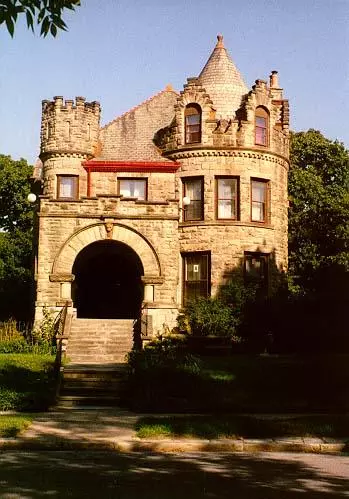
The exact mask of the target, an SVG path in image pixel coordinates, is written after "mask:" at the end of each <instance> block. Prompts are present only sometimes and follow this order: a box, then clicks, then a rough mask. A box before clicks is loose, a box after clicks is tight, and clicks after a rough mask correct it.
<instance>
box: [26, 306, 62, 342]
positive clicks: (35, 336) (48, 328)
mask: <svg viewBox="0 0 349 499" xmlns="http://www.w3.org/2000/svg"><path fill="white" fill-rule="evenodd" d="M42 313H43V318H42V320H41V323H40V325H39V326H38V327H37V328H36V329H33V331H32V333H31V341H32V343H33V344H38V345H53V344H54V343H55V339H56V338H55V318H54V317H53V313H52V312H51V311H50V310H49V309H48V308H47V307H44V308H43V312H42Z"/></svg>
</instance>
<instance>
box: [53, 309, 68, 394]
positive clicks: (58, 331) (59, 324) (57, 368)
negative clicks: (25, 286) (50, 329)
mask: <svg viewBox="0 0 349 499" xmlns="http://www.w3.org/2000/svg"><path fill="white" fill-rule="evenodd" d="M68 304H69V302H65V304H64V307H63V308H62V310H61V311H60V312H59V314H58V315H57V317H56V321H55V324H54V328H55V337H56V347H57V351H56V358H55V365H54V373H55V380H56V393H55V399H56V401H57V399H58V395H59V392H60V388H61V382H62V357H63V340H64V339H65V336H64V332H65V329H66V323H67V314H68Z"/></svg>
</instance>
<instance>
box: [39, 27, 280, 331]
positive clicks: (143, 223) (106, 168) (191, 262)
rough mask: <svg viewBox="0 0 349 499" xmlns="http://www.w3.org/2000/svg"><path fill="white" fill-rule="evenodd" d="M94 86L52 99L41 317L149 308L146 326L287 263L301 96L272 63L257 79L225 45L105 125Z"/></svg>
mask: <svg viewBox="0 0 349 499" xmlns="http://www.w3.org/2000/svg"><path fill="white" fill-rule="evenodd" d="M100 115H101V107H100V104H99V103H98V102H96V101H93V102H86V101H85V99H84V98H83V97H76V100H75V101H73V100H63V98H62V97H54V99H53V101H48V100H44V101H43V102H42V122H41V152H40V159H41V161H42V176H41V186H42V188H41V195H40V197H39V204H38V244H37V255H36V269H35V274H36V303H35V306H36V319H39V318H40V317H41V316H42V309H43V307H44V306H47V307H49V308H51V309H55V310H57V311H59V310H60V309H61V308H62V307H63V305H64V304H66V303H68V307H69V308H70V311H71V314H72V317H76V318H77V319H79V318H83V319H103V320H104V319H108V320H111V319H114V320H115V319H120V320H121V319H123V320H124V319H135V318H138V317H140V315H141V314H142V317H143V318H144V317H145V318H146V320H145V321H144V324H145V326H144V327H145V328H146V330H147V331H146V333H147V334H148V335H149V334H150V335H152V334H156V333H157V332H161V331H162V330H163V327H164V325H165V327H170V328H171V327H173V326H174V325H175V324H176V317H177V315H178V311H179V310H180V309H181V308H183V306H185V304H186V303H188V301H190V300H192V299H195V298H197V297H200V296H204V297H207V296H214V295H215V294H216V293H217V292H218V291H219V288H220V286H221V285H223V284H225V283H227V282H228V281H229V280H230V279H237V278H241V279H249V278H251V279H257V280H259V281H260V282H261V283H262V284H263V285H265V286H266V287H267V288H268V287H270V286H272V285H273V282H274V281H275V280H277V274H278V272H282V271H284V270H285V269H286V268H287V210H288V197H287V172H288V168H289V160H288V158H289V106H288V101H287V100H285V99H284V97H283V90H282V88H280V86H279V81H278V74H277V72H276V71H272V72H271V74H270V77H269V79H268V81H265V80H262V79H258V80H256V82H255V84H254V85H253V86H252V88H251V89H248V87H247V86H246V84H245V82H244V80H243V78H242V76H241V74H240V73H239V71H238V69H237V68H236V66H235V64H234V62H233V61H232V59H231V57H230V55H229V53H228V51H227V49H226V48H225V46H224V42H223V37H222V36H218V42H217V44H216V46H215V47H214V49H213V52H212V54H211V55H210V57H209V59H208V61H207V63H206V65H205V66H204V67H203V69H202V71H201V73H200V74H199V76H197V77H195V78H188V80H187V83H186V84H185V85H184V88H183V90H182V91H181V92H179V93H178V92H176V91H175V90H174V89H173V88H172V87H171V86H167V87H166V88H165V89H164V90H163V91H161V92H159V93H158V94H156V95H154V96H153V97H151V98H149V99H148V100H147V101H145V102H143V103H141V104H139V105H138V106H136V107H134V108H133V109H131V110H130V111H128V112H126V113H125V114H123V115H122V116H119V117H117V118H115V119H114V120H113V121H112V122H110V123H108V124H107V125H105V126H103V127H101V126H100Z"/></svg>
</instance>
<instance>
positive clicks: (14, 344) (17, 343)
mask: <svg viewBox="0 0 349 499" xmlns="http://www.w3.org/2000/svg"><path fill="white" fill-rule="evenodd" d="M30 351H31V345H29V344H28V343H27V342H26V340H25V339H24V338H23V337H21V338H18V339H14V340H8V341H7V340H5V341H0V353H28V352H30Z"/></svg>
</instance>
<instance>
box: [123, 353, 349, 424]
mask: <svg viewBox="0 0 349 499" xmlns="http://www.w3.org/2000/svg"><path fill="white" fill-rule="evenodd" d="M348 384H349V362H348V356H346V355H344V356H339V355H331V356H325V355H317V356H309V355H308V356H260V355H248V356H246V355H231V356H226V357H219V358H218V357H202V358H201V367H200V371H199V372H198V373H190V372H186V371H185V370H179V369H167V368H160V369H158V368H156V367H155V368H154V369H152V370H145V371H143V372H141V373H140V375H136V376H135V377H134V378H133V379H132V378H131V385H130V392H129V405H130V407H131V408H132V409H133V410H137V411H140V412H185V413H198V412H199V413H200V412H201V413H212V412H215V413H259V414H260V413H345V412H347V411H348V410H349V401H348V397H347V393H348V388H347V387H348Z"/></svg>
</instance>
